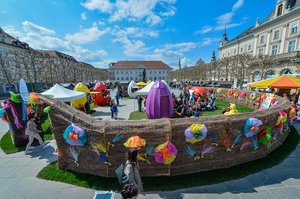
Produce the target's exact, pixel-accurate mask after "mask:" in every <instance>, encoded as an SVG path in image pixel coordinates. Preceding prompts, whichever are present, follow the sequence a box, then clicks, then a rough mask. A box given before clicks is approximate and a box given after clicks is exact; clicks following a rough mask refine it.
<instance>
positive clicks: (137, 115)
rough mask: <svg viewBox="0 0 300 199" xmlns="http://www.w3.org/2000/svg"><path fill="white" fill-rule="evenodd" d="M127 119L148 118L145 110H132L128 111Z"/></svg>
mask: <svg viewBox="0 0 300 199" xmlns="http://www.w3.org/2000/svg"><path fill="white" fill-rule="evenodd" d="M128 120H148V117H147V115H146V113H145V112H139V111H134V112H131V113H130V115H129V119H128Z"/></svg>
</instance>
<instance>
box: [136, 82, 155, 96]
mask: <svg viewBox="0 0 300 199" xmlns="http://www.w3.org/2000/svg"><path fill="white" fill-rule="evenodd" d="M154 83H155V82H151V83H150V84H148V85H147V86H145V87H144V88H142V89H141V90H138V91H135V92H134V93H133V94H134V96H135V97H136V96H139V95H147V94H148V93H149V91H150V89H151V88H152V86H153V84H154Z"/></svg>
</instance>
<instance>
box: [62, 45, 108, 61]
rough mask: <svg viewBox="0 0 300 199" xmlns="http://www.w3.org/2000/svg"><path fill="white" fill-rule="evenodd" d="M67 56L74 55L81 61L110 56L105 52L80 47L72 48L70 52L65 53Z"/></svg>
mask: <svg viewBox="0 0 300 199" xmlns="http://www.w3.org/2000/svg"><path fill="white" fill-rule="evenodd" d="M65 53H66V54H69V55H72V56H73V57H76V59H79V60H95V59H101V58H102V57H105V56H107V55H108V53H107V52H106V51H105V50H88V49H84V48H82V47H80V46H76V45H74V46H71V47H70V48H69V49H68V51H65Z"/></svg>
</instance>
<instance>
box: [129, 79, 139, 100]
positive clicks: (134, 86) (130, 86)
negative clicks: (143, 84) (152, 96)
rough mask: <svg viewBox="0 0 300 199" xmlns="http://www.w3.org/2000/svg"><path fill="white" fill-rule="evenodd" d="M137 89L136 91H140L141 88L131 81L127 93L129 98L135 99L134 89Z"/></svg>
mask: <svg viewBox="0 0 300 199" xmlns="http://www.w3.org/2000/svg"><path fill="white" fill-rule="evenodd" d="M133 88H135V89H138V88H139V87H138V86H137V85H136V83H135V81H133V80H132V81H131V82H130V83H129V85H128V88H127V93H128V95H129V97H134V93H133V92H132V89H133Z"/></svg>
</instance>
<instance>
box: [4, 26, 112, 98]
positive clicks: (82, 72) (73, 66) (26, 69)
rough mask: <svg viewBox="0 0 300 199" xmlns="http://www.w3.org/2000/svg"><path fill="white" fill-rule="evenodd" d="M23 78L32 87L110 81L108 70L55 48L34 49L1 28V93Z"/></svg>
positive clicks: (14, 87)
mask: <svg viewBox="0 0 300 199" xmlns="http://www.w3.org/2000/svg"><path fill="white" fill-rule="evenodd" d="M21 78H23V79H24V80H25V81H26V82H27V83H28V84H29V89H32V90H37V91H38V90H39V88H37V85H38V87H40V88H41V89H42V87H43V86H45V85H53V84H55V83H67V82H79V81H85V82H92V81H94V80H107V79H108V71H107V70H104V69H99V68H95V67H94V66H92V65H90V64H88V63H84V62H80V61H78V60H76V59H75V58H74V57H72V56H70V55H67V54H65V53H62V52H59V51H55V50H51V51H50V50H35V49H33V48H30V46H29V45H28V44H27V43H25V42H21V41H20V40H19V39H18V38H14V37H12V36H11V35H9V34H7V33H6V32H4V31H3V29H1V28H0V94H3V93H7V92H8V91H9V90H10V89H12V87H13V89H14V90H16V91H17V89H18V82H19V80H20V79H21Z"/></svg>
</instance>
